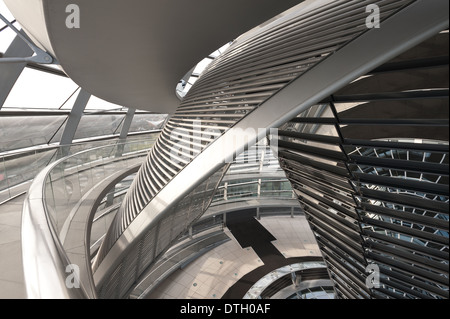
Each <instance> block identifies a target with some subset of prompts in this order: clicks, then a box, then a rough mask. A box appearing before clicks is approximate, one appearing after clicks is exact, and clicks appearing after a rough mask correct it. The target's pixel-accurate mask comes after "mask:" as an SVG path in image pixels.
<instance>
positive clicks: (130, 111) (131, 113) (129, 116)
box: [119, 108, 136, 141]
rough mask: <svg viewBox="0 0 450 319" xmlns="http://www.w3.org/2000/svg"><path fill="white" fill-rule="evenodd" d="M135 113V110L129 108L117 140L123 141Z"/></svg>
mask: <svg viewBox="0 0 450 319" xmlns="http://www.w3.org/2000/svg"><path fill="white" fill-rule="evenodd" d="M135 113H136V110H135V109H131V108H129V109H128V111H127V115H125V121H123V125H122V130H121V131H120V137H119V139H120V140H121V141H122V140H125V139H126V138H127V136H128V133H129V132H130V127H131V123H132V122H133V118H134V114H135Z"/></svg>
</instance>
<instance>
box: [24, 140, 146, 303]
mask: <svg viewBox="0 0 450 319" xmlns="http://www.w3.org/2000/svg"><path fill="white" fill-rule="evenodd" d="M139 142H142V141H131V142H128V143H118V144H116V145H114V147H113V148H116V149H117V148H118V147H119V146H122V145H123V146H125V145H130V144H133V143H139ZM106 148H111V145H108V146H101V147H97V148H93V149H90V150H85V151H82V152H79V153H76V154H73V155H69V156H67V157H64V158H62V159H60V160H58V161H55V162H54V163H52V164H51V165H49V166H47V167H46V168H45V169H44V170H42V171H41V172H40V173H39V174H38V175H37V176H36V177H35V179H34V180H33V182H32V184H31V186H30V189H29V191H28V195H27V198H26V199H25V201H24V207H23V211H22V257H23V265H24V276H25V285H26V292H27V296H28V298H32V299H67V298H70V299H73V298H75V299H80V298H83V299H84V298H90V297H93V291H95V289H94V290H93V288H95V287H92V286H91V287H85V286H83V283H82V282H80V281H79V274H78V273H76V269H74V268H72V267H71V263H70V260H69V258H68V257H67V254H66V252H65V250H64V247H63V246H62V244H61V241H60V240H59V235H58V231H57V229H56V226H55V224H54V223H53V220H52V217H51V215H50V213H49V210H48V207H47V203H46V194H45V188H46V187H45V185H47V181H48V179H49V177H50V175H51V173H52V171H53V170H54V169H55V168H56V167H58V165H60V164H62V163H64V162H66V161H68V160H69V159H72V158H74V157H76V156H80V155H81V154H85V153H88V152H94V151H99V150H101V149H106ZM146 151H148V149H146ZM112 154H114V155H113V157H114V158H117V157H116V153H115V152H113V153H112ZM124 156H127V154H124V155H123V156H120V157H124ZM127 158H128V157H127ZM83 164H85V163H83ZM77 276H78V277H77ZM77 284H78V285H77ZM71 287H72V288H71ZM73 288H80V289H73ZM94 294H95V292H94Z"/></svg>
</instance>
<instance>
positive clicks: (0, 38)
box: [0, 12, 16, 53]
mask: <svg viewBox="0 0 450 319" xmlns="http://www.w3.org/2000/svg"><path fill="white" fill-rule="evenodd" d="M0 13H1V12H0ZM2 24H3V25H4V23H3V21H1V20H0V29H1V28H2V26H1V25H2ZM15 37H16V33H15V32H14V31H13V30H11V28H6V29H4V30H3V31H1V32H0V52H2V53H4V52H6V50H7V49H8V48H9V46H10V45H11V43H12V41H13V40H14V38H15Z"/></svg>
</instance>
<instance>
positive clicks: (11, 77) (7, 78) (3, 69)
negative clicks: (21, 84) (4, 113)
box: [0, 31, 33, 109]
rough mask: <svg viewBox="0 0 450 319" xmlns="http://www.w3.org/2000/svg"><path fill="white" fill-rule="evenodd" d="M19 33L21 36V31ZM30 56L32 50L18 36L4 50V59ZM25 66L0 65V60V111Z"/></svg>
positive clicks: (24, 63)
mask: <svg viewBox="0 0 450 319" xmlns="http://www.w3.org/2000/svg"><path fill="white" fill-rule="evenodd" d="M20 32H21V33H22V34H23V31H20ZM31 55H33V50H32V49H31V48H30V47H29V46H28V45H27V44H26V43H25V42H24V41H23V40H22V39H21V38H20V37H19V36H18V35H16V37H15V38H14V40H13V41H12V43H11V45H10V46H9V47H8V49H7V50H6V52H5V55H4V57H5V58H7V57H11V58H25V57H28V56H31ZM26 65H27V64H26V62H22V63H1V58H0V109H1V108H2V106H3V105H4V104H5V101H6V99H7V98H8V95H9V93H10V92H11V90H12V88H13V87H14V84H15V83H16V81H17V79H18V78H19V76H20V74H21V73H22V71H23V69H24V68H25V67H26Z"/></svg>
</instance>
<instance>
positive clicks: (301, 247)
mask: <svg viewBox="0 0 450 319" xmlns="http://www.w3.org/2000/svg"><path fill="white" fill-rule="evenodd" d="M259 222H260V223H261V224H262V225H263V226H264V227H265V228H266V229H267V230H268V231H269V232H270V233H271V234H272V235H273V237H274V238H276V240H275V241H274V242H273V244H274V245H275V247H276V248H277V249H278V250H279V252H280V253H281V254H282V255H284V256H286V257H305V256H308V257H321V256H322V255H321V253H320V250H319V247H318V245H317V242H316V240H315V238H314V235H313V233H312V231H311V229H310V227H309V224H308V222H307V220H306V218H305V217H304V216H296V217H295V218H291V217H289V216H275V217H263V218H261V220H260V221H259ZM225 232H226V234H227V235H228V236H229V237H230V238H231V239H232V240H231V241H229V242H227V243H225V244H223V245H221V246H219V247H217V248H215V249H213V250H212V251H210V252H209V253H207V254H205V255H203V256H201V257H200V258H198V259H197V260H195V261H193V262H192V263H191V264H189V265H187V266H186V267H185V268H183V269H179V270H177V271H176V272H175V273H174V274H173V275H172V276H170V277H169V278H167V279H166V280H165V281H164V282H162V283H161V285H160V286H158V287H157V288H156V289H155V290H154V291H153V292H152V293H150V295H149V296H147V298H148V299H220V298H222V297H223V296H224V294H225V293H226V291H227V290H228V289H229V288H230V287H231V286H232V285H233V284H235V283H236V282H237V281H239V280H240V279H241V278H242V277H244V276H245V275H246V274H248V273H250V272H251V271H252V270H255V269H256V268H258V267H261V266H263V265H264V263H263V261H262V260H261V258H260V256H258V255H257V254H256V252H255V251H254V250H253V249H252V248H251V247H246V248H243V247H242V246H241V245H240V244H239V243H238V241H237V240H236V239H235V238H234V236H233V234H232V233H231V232H230V231H229V230H228V229H227V228H226V229H225Z"/></svg>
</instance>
